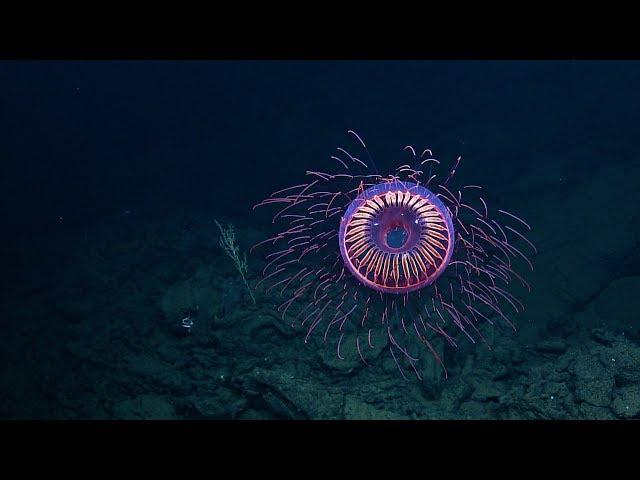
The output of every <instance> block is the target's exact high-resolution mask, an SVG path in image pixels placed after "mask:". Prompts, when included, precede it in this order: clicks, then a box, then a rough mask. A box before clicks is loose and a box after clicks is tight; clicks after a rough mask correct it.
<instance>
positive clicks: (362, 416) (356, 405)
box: [344, 396, 409, 420]
mask: <svg viewBox="0 0 640 480" xmlns="http://www.w3.org/2000/svg"><path fill="white" fill-rule="evenodd" d="M344 418H345V419H347V420H407V419H408V418H409V417H405V416H402V415H399V414H397V413H394V412H390V411H387V410H380V409H378V408H375V407H373V406H372V405H369V404H368V403H366V402H363V401H361V400H360V399H359V398H357V397H354V396H347V398H346V399H345V403H344Z"/></svg>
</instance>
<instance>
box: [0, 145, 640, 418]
mask: <svg viewBox="0 0 640 480" xmlns="http://www.w3.org/2000/svg"><path fill="white" fill-rule="evenodd" d="M572 161H575V160H574V159H573V160H572V159H571V158H569V159H566V158H565V159H561V158H558V161H557V162H556V163H553V162H550V164H554V165H555V168H556V169H557V171H551V172H549V171H548V170H547V172H546V173H545V175H544V176H542V177H539V178H541V180H540V181H536V182H531V180H530V179H531V175H532V174H530V172H522V173H521V174H520V175H519V176H518V177H517V178H514V179H511V181H509V182H508V183H505V185H508V187H507V190H506V191H505V193H504V195H505V197H506V196H510V197H511V198H521V202H520V204H519V205H517V204H516V205H515V206H514V210H515V211H518V212H522V214H523V216H524V217H525V218H527V219H528V220H529V221H530V223H532V224H533V225H534V226H535V229H534V231H535V238H534V240H535V241H536V243H537V244H538V246H539V250H540V253H539V255H538V256H537V257H536V258H535V260H534V261H535V266H536V268H535V271H534V272H533V274H532V275H530V278H529V280H530V283H531V284H532V287H533V292H532V294H531V295H530V296H529V297H528V298H526V299H525V303H526V305H527V310H526V312H525V313H524V314H523V315H520V316H519V317H515V321H516V324H517V325H518V331H517V332H516V333H515V334H514V333H513V332H511V331H510V330H507V329H495V331H493V330H489V331H488V333H489V336H490V338H491V339H492V345H493V348H492V349H489V348H487V347H486V346H484V345H476V346H471V345H463V346H462V347H461V348H460V349H458V350H447V352H446V354H445V356H446V362H447V367H448V378H446V379H445V378H444V377H443V375H442V371H441V370H439V369H431V371H429V372H427V374H426V375H425V378H424V379H423V380H422V381H419V380H417V379H415V378H413V377H410V378H409V379H408V380H404V379H403V378H402V377H401V376H400V375H399V373H398V371H397V369H396V367H395V365H393V363H392V362H390V361H389V360H388V359H385V358H383V355H381V356H380V358H379V361H378V362H376V363H375V364H374V365H372V366H370V367H367V366H365V365H363V364H362V363H361V362H358V361H355V362H353V361H349V360H346V361H344V362H342V361H340V360H338V359H337V358H336V356H335V349H334V346H333V345H323V344H322V342H321V339H317V340H314V341H312V342H309V343H308V344H305V343H304V342H303V336H304V335H303V334H302V333H301V332H300V331H296V330H293V329H292V328H290V326H289V325H288V324H284V323H282V320H281V319H280V316H279V315H278V313H277V312H276V309H275V307H276V306H277V305H278V304H279V302H278V301H277V300H278V299H276V298H272V297H269V296H266V295H265V294H264V292H261V291H257V292H256V300H257V304H256V305H254V304H253V302H252V301H251V299H250V297H249V296H248V294H247V292H246V290H245V288H244V286H243V284H242V281H241V279H240V277H239V276H238V274H237V272H236V270H235V269H234V266H233V264H232V262H231V261H230V259H229V258H228V257H226V256H225V255H224V252H223V251H222V250H221V249H220V247H219V246H218V237H219V232H218V229H217V227H216V225H215V223H214V218H215V215H213V214H210V213H207V212H194V211H188V212H178V211H174V212H171V213H169V214H166V215H163V216H161V217H159V216H156V217H155V218H154V217H151V216H144V215H143V214H140V213H137V212H123V213H122V214H120V215H116V216H114V217H112V218H111V219H107V220H104V221H102V222H100V223H99V224H97V225H94V226H93V227H91V228H77V227H68V228H67V227H63V226H61V227H60V228H58V230H57V231H56V232H53V233H51V235H48V236H46V237H44V236H43V237H37V238H30V239H27V240H21V241H20V242H16V243H15V244H14V245H13V246H5V247H4V248H5V251H3V252H2V254H3V256H5V257H6V258H5V264H6V265H9V268H8V270H9V271H8V272H7V279H8V280H7V279H5V280H7V281H6V285H5V286H4V287H3V288H2V292H1V294H0V295H1V298H2V305H3V309H4V312H3V314H2V321H3V323H4V326H3V330H2V331H3V334H2V336H3V338H2V340H1V351H0V355H1V359H0V365H2V369H1V371H0V385H1V388H0V417H1V418H4V419H9V418H12V419H16V418H21V419H50V418H51V419H198V418H207V419H614V418H640V368H639V366H640V342H639V336H638V331H639V328H638V327H639V325H640V307H639V306H638V302H637V295H638V292H640V254H639V253H638V245H639V241H640V234H639V232H640V227H639V226H638V225H639V224H640V223H639V222H638V220H639V217H638V214H639V213H640V210H639V207H638V206H637V205H635V204H634V203H633V202H632V201H626V200H625V199H633V198H637V191H638V186H639V185H638V184H639V183H640V182H639V181H638V179H639V178H640V167H639V166H638V165H634V164H632V163H629V164H626V165H623V167H624V168H623V170H624V173H621V167H620V164H618V165H617V166H616V167H615V168H613V167H608V166H606V165H603V166H602V167H601V168H599V169H598V170H595V171H594V170H591V171H589V172H578V173H572V169H571V168H570V166H568V165H570V162H572ZM531 168H534V167H531ZM518 179H520V181H518ZM545 182H546V183H545ZM554 182H564V183H554ZM613 185H615V189H613V187H612V186H613ZM603 192H610V193H608V194H607V195H606V196H605V197H603V196H602V194H603ZM614 192H615V193H614ZM585 203H587V204H589V207H588V208H585V206H584V205H585ZM551 207H553V208H551ZM219 220H221V221H230V222H233V223H234V224H235V225H236V230H237V236H238V238H239V240H240V244H241V246H242V248H243V250H246V248H247V246H249V245H252V244H254V243H257V242H258V241H259V240H261V239H262V238H264V232H262V231H260V230H259V228H258V227H259V226H256V225H255V224H251V223H250V222H249V220H250V219H249V218H245V219H225V218H220V219H219ZM249 270H250V272H249V280H250V282H252V283H253V284H255V283H256V282H257V280H258V279H259V273H260V270H261V268H260V260H259V259H255V258H254V257H250V258H249ZM184 319H188V320H187V325H191V326H190V328H186V327H185V324H184V323H183V320H184ZM191 322H192V323H191Z"/></svg>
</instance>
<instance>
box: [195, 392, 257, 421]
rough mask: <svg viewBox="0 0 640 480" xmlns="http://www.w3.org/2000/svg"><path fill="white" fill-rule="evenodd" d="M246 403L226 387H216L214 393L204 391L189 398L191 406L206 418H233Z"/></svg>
mask: <svg viewBox="0 0 640 480" xmlns="http://www.w3.org/2000/svg"><path fill="white" fill-rule="evenodd" d="M246 405H247V401H246V400H245V399H244V398H242V397H240V396H238V395H236V394H234V393H233V392H232V391H230V390H229V389H227V388H218V389H217V390H216V391H215V395H211V394H209V393H206V394H204V395H202V396H198V397H194V398H193V399H192V400H191V406H192V407H193V408H194V409H195V410H196V411H197V412H198V413H199V414H200V415H202V416H203V417H206V418H218V419H223V418H235V417H236V416H237V414H238V413H239V412H241V411H242V410H243V409H244V408H245V407H246Z"/></svg>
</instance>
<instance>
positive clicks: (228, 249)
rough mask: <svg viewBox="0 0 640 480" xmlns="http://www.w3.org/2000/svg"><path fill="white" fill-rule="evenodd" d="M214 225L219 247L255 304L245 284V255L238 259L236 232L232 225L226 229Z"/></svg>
mask: <svg viewBox="0 0 640 480" xmlns="http://www.w3.org/2000/svg"><path fill="white" fill-rule="evenodd" d="M215 222H216V225H217V226H218V228H219V229H220V235H221V236H220V247H222V249H223V250H224V252H225V253H226V254H227V255H228V256H229V258H231V259H232V260H233V263H234V264H235V265H236V268H237V269H238V272H240V276H241V277H242V281H243V282H244V284H245V286H246V287H247V290H248V291H249V295H251V300H253V303H254V304H255V303H256V299H255V297H254V296H253V292H252V291H251V287H249V283H248V282H247V277H246V276H245V275H246V273H247V270H248V266H247V254H246V253H245V254H244V255H243V256H242V258H240V247H238V245H237V244H236V232H235V228H234V226H233V224H231V223H230V224H228V225H227V226H226V227H223V226H222V225H220V223H218V221H217V220H216V221H215Z"/></svg>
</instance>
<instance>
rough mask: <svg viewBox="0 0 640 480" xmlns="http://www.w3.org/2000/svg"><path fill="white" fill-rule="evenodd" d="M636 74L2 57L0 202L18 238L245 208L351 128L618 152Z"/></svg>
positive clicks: (638, 113) (435, 140)
mask: <svg viewBox="0 0 640 480" xmlns="http://www.w3.org/2000/svg"><path fill="white" fill-rule="evenodd" d="M638 85H640V63H638V62H606V61H593V62H590V61H552V62H535V61H523V62H517V61H491V62H489V61H433V62H417V61H395V62H391V61H336V62H328V61H217V62H216V61H124V62H114V61H91V62H90V61H82V62H80V61H77V62H69V61H64V62H62V61H48V62H42V61H32V62H22V61H5V62H0V192H1V193H0V195H1V202H0V205H1V206H0V215H1V218H2V222H3V224H4V227H5V228H6V230H7V231H10V232H12V236H13V237H20V236H21V235H23V234H25V235H32V234H42V233H44V232H47V230H49V229H53V228H60V226H61V225H65V226H71V225H75V226H83V225H88V224H92V223H93V222H96V221H99V220H100V218H102V217H103V216H110V215H117V214H119V213H121V212H123V211H127V210H128V211H134V212H141V211H143V210H147V211H154V210H166V209H172V208H203V209H206V210H207V211H210V212H212V213H213V214H218V215H230V216H243V215H246V214H248V213H249V211H250V207H251V206H252V205H253V204H254V203H256V202H257V201H259V200H260V199H261V198H262V197H263V196H264V195H265V194H268V193H269V192H271V191H274V190H276V189H278V188H280V187H282V186H286V185H289V184H292V183H294V182H298V180H299V179H300V177H301V175H303V174H304V171H305V170H307V169H314V168H316V169H322V166H323V165H328V163H327V160H328V158H329V155H330V154H331V153H332V151H333V149H334V148H335V146H337V145H341V144H344V143H345V142H346V137H347V136H346V131H347V130H348V129H354V130H356V131H357V132H359V133H360V135H361V136H362V137H363V138H364V139H365V141H366V142H367V143H368V146H369V149H370V150H371V151H372V152H373V153H374V157H375V158H376V161H377V163H378V164H379V166H380V168H381V170H383V169H384V168H385V167H391V166H395V165H396V163H397V158H398V155H399V154H398V152H400V149H401V148H402V147H403V146H404V145H406V144H413V145H416V146H430V147H432V148H433V149H434V150H435V151H438V152H440V153H441V157H446V158H455V155H456V154H457V153H462V154H463V155H465V158H469V157H471V158H472V159H473V162H471V163H473V164H474V165H475V167H476V168H480V167H481V165H482V162H484V161H487V162H489V164H490V165H491V168H493V167H495V166H496V165H497V164H502V165H504V166H503V167H502V168H503V169H506V170H507V171H509V170H510V169H511V170H513V171H512V172H511V173H512V174H514V173H517V169H518V165H521V164H522V162H532V161H538V159H536V153H537V152H540V153H541V154H542V153H543V150H545V149H546V150H549V149H552V150H553V151H554V152H556V153H560V154H561V153H562V152H563V151H564V150H570V149H575V148H577V147H578V148H579V147H580V145H589V148H591V149H592V150H595V151H598V149H601V151H602V153H603V158H604V154H607V155H606V160H603V161H611V160H610V159H612V158H616V154H618V157H619V158H621V157H622V156H623V155H624V151H625V149H627V150H626V151H628V149H629V148H631V147H632V145H633V142H634V141H635V140H636V132H637V128H638V125H639V123H640V109H638V96H639V95H638V92H637V86H638ZM483 128H484V130H483ZM612 145H614V146H617V147H618V148H620V151H619V152H612V151H611V149H612V148H616V147H612ZM523 149H524V150H526V151H529V152H531V155H530V156H529V158H524V159H523V158H522V155H521V153H516V152H522V150H523ZM516 155H517V156H516ZM540 161H541V168H544V159H540ZM471 168H472V170H473V168H474V167H471ZM576 168H588V166H584V167H583V166H577V167H576ZM484 177H485V178H482V180H483V182H485V183H487V182H489V183H490V182H491V179H490V178H486V177H491V175H486V174H485V175H484ZM60 217H62V219H60Z"/></svg>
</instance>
